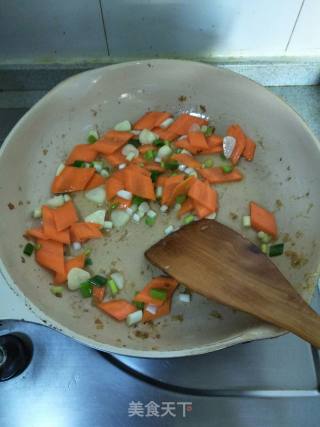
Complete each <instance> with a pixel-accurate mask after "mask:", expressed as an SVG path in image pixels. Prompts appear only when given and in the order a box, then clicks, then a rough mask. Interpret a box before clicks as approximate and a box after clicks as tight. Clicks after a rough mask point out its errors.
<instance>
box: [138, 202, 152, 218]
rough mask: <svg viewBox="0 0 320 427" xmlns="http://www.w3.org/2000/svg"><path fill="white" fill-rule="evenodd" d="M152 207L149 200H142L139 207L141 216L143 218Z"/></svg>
mask: <svg viewBox="0 0 320 427" xmlns="http://www.w3.org/2000/svg"><path fill="white" fill-rule="evenodd" d="M149 209H150V206H149V203H148V202H142V203H141V204H140V205H139V207H138V213H139V215H140V218H142V217H143V216H144V215H145V214H146V213H147V212H148V210H149Z"/></svg>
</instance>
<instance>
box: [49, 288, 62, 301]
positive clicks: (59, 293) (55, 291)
mask: <svg viewBox="0 0 320 427" xmlns="http://www.w3.org/2000/svg"><path fill="white" fill-rule="evenodd" d="M63 290H64V288H63V286H50V292H51V293H52V294H53V295H55V296H56V297H58V298H61V297H62V294H63Z"/></svg>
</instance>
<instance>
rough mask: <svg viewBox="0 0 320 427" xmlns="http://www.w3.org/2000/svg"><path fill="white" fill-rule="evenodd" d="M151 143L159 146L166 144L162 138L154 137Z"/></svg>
mask: <svg viewBox="0 0 320 427" xmlns="http://www.w3.org/2000/svg"><path fill="white" fill-rule="evenodd" d="M152 144H153V145H155V146H156V147H159V148H160V147H163V146H164V145H166V142H165V141H164V140H163V139H156V140H155V141H153V143H152Z"/></svg>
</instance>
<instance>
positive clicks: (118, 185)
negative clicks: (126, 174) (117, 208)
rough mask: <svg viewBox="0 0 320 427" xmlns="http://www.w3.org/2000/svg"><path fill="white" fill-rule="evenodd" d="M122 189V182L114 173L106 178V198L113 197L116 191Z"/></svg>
mask: <svg viewBox="0 0 320 427" xmlns="http://www.w3.org/2000/svg"><path fill="white" fill-rule="evenodd" d="M123 189H124V183H122V182H121V181H119V179H118V178H115V177H114V175H112V176H110V177H109V178H107V179H106V195H107V199H108V200H111V199H113V198H114V197H115V196H116V195H117V193H118V191H120V190H123Z"/></svg>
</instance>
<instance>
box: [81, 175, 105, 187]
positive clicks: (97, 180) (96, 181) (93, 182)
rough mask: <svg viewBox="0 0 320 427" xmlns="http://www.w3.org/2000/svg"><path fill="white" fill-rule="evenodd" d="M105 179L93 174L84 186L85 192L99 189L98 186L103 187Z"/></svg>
mask: <svg viewBox="0 0 320 427" xmlns="http://www.w3.org/2000/svg"><path fill="white" fill-rule="evenodd" d="M105 182H106V179H105V178H104V177H103V176H101V175H100V174H98V173H95V174H94V175H93V177H92V178H91V179H90V181H89V182H88V184H87V185H86V188H85V189H86V190H91V189H92V188H96V187H100V185H104V184H105Z"/></svg>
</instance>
